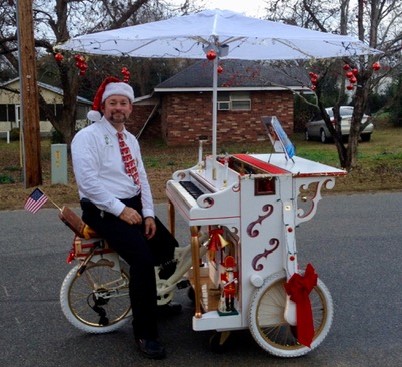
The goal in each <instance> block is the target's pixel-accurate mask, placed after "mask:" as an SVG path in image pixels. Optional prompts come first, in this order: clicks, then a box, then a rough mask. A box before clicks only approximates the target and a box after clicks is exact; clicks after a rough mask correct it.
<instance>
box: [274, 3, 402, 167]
mask: <svg viewBox="0 0 402 367" xmlns="http://www.w3.org/2000/svg"><path fill="white" fill-rule="evenodd" d="M267 11H268V14H269V16H270V19H273V20H280V21H284V22H286V23H290V24H297V25H299V26H302V27H307V28H312V29H316V30H320V31H322V32H335V33H339V34H345V35H346V34H350V35H356V37H357V38H359V39H360V40H361V41H364V42H366V43H367V44H369V45H370V46H371V47H373V48H376V49H378V50H381V51H383V54H382V55H379V56H364V57H354V58H344V59H343V60H342V61H341V62H339V60H336V61H333V62H329V61H328V60H326V61H322V62H314V64H313V65H312V66H311V67H312V68H313V69H316V70H318V72H317V71H316V72H315V74H317V76H316V79H317V78H318V79H317V81H316V84H315V85H314V89H315V93H316V97H317V98H316V100H315V103H314V104H315V106H316V108H318V109H319V110H320V112H321V113H322V115H323V117H324V119H325V121H326V125H327V126H328V129H329V130H330V132H331V134H332V136H333V138H334V142H335V145H336V148H337V151H338V156H339V160H340V164H341V166H342V167H344V168H345V169H347V170H350V169H352V168H354V167H355V166H356V164H357V149H358V141H359V136H360V132H361V131H362V130H363V129H364V127H365V126H364V125H362V124H361V121H362V117H363V114H364V112H366V111H367V110H368V109H369V106H368V100H369V95H370V93H371V92H372V91H373V90H374V88H375V87H376V86H377V85H378V83H380V82H381V79H382V78H384V77H386V76H390V75H391V76H393V77H395V78H396V77H397V74H396V71H397V70H398V69H399V67H398V66H400V65H401V63H402V58H401V55H400V51H401V49H402V30H401V27H400V17H401V15H402V3H401V2H400V0H357V4H356V1H352V0H338V4H335V3H334V2H333V1H332V0H293V1H286V2H285V1H281V0H270V1H267ZM378 62H381V64H382V65H383V66H386V68H382V69H381V70H378V65H380V64H377V63H378ZM345 65H348V66H345ZM343 67H345V68H347V67H349V68H350V70H349V71H352V70H354V69H355V70H357V72H356V73H355V75H354V77H355V79H356V81H355V82H353V83H351V84H350V83H349V84H348V85H349V87H347V88H350V89H352V90H353V92H354V93H353V104H354V114H353V118H352V124H351V129H350V134H349V139H348V141H347V144H345V143H344V142H343V141H342V137H341V134H340V116H339V106H340V104H341V102H343V101H344V100H345V93H346V92H345V80H346V79H345V75H344V74H345V71H344V69H343ZM399 70H400V69H399ZM334 75H337V85H339V93H338V97H337V99H336V101H335V103H334V106H335V120H336V121H337V123H336V124H335V126H334V125H332V123H331V121H330V119H329V116H328V115H327V114H326V113H325V108H324V107H326V106H325V104H324V97H325V95H326V88H325V84H326V81H327V80H328V78H334ZM353 80H354V79H353Z"/></svg>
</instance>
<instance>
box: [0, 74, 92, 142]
mask: <svg viewBox="0 0 402 367" xmlns="http://www.w3.org/2000/svg"><path fill="white" fill-rule="evenodd" d="M38 89H39V93H40V94H41V95H42V96H43V98H44V99H45V101H46V102H47V103H48V104H52V105H53V106H54V111H55V113H56V116H57V113H58V111H60V110H61V108H62V104H63V90H62V89H60V88H56V87H54V86H52V85H49V84H45V83H41V82H38ZM19 91H20V82H19V78H15V79H12V80H9V81H7V82H5V83H1V84H0V133H6V132H8V131H10V130H11V129H14V128H19V127H20V120H21V118H20V116H21V113H20V111H21V95H20V93H19ZM77 103H78V106H77V123H78V124H85V123H86V122H87V117H86V116H87V113H88V111H89V110H90V109H91V106H92V101H89V100H87V99H85V98H82V97H77ZM39 120H40V122H39V124H40V132H41V134H43V135H46V134H48V133H50V132H51V130H52V125H51V123H50V122H49V121H48V120H47V119H46V117H45V116H42V114H41V115H40V118H39Z"/></svg>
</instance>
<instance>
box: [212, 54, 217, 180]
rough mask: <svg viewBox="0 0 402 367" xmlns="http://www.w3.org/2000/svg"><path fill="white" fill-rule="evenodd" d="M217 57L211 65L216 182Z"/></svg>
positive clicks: (213, 153)
mask: <svg viewBox="0 0 402 367" xmlns="http://www.w3.org/2000/svg"><path fill="white" fill-rule="evenodd" d="M217 101H218V57H215V59H214V64H213V80H212V179H213V180H216V179H217V177H216V151H217V114H218V103H217Z"/></svg>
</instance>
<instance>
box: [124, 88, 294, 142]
mask: <svg viewBox="0 0 402 367" xmlns="http://www.w3.org/2000/svg"><path fill="white" fill-rule="evenodd" d="M211 98H212V93H208V92H194V93H188V92H187V93H164V94H162V95H161V101H162V102H161V106H160V108H159V110H158V113H156V114H155V115H154V116H153V117H152V119H151V120H150V122H149V123H148V125H147V127H146V129H145V130H144V131H143V133H142V135H141V139H162V140H164V141H165V142H166V143H167V145H169V146H175V145H190V144H193V143H194V142H198V139H199V137H200V136H201V135H205V136H207V138H208V140H209V141H211V137H212V103H211ZM250 98H251V111H218V124H217V128H218V134H217V135H218V142H219V143H224V142H233V141H237V142H242V141H250V142H254V141H257V140H266V139H267V135H266V133H265V129H264V127H263V125H262V123H261V117H262V116H276V117H277V118H278V119H279V121H280V122H281V124H282V126H283V128H284V130H285V131H286V132H287V134H288V135H291V134H292V132H293V119H294V117H293V110H294V98H293V94H292V93H291V92H290V91H255V92H250ZM156 103H157V100H153V101H152V102H151V101H149V104H138V105H134V108H133V113H132V115H131V118H130V122H129V123H128V124H127V128H128V129H129V130H130V131H131V132H132V133H133V134H135V135H136V134H137V133H138V132H139V131H140V130H141V129H142V127H143V125H144V124H145V122H146V121H147V119H148V118H149V116H150V114H151V112H152V110H153V108H154V106H155V104H156Z"/></svg>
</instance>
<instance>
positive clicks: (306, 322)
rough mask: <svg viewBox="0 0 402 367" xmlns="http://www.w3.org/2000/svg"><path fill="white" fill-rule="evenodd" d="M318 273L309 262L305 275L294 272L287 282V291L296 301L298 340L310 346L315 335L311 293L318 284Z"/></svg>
mask: <svg viewBox="0 0 402 367" xmlns="http://www.w3.org/2000/svg"><path fill="white" fill-rule="evenodd" d="M317 279H318V275H317V274H316V272H315V270H314V268H313V266H312V265H311V264H308V265H307V267H306V271H305V272H304V276H301V275H300V274H297V273H295V274H293V275H292V277H291V278H290V279H289V281H288V282H287V283H286V284H285V290H286V293H287V294H288V295H289V296H290V299H291V300H292V301H293V302H295V303H296V319H297V340H298V341H299V343H300V344H303V345H305V346H307V347H309V348H310V346H311V342H312V341H313V337H314V323H313V312H312V310H311V303H310V298H309V294H310V293H311V291H312V290H313V288H314V287H315V286H316V285H317Z"/></svg>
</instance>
